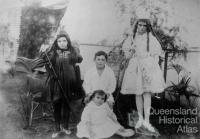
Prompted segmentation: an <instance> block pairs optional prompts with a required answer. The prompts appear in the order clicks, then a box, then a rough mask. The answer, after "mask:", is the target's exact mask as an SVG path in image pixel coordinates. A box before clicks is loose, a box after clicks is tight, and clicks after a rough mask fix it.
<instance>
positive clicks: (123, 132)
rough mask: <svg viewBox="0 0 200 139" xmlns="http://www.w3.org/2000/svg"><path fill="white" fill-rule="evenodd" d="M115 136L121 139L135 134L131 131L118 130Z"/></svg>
mask: <svg viewBox="0 0 200 139" xmlns="http://www.w3.org/2000/svg"><path fill="white" fill-rule="evenodd" d="M116 134H117V135H120V136H122V137H131V136H133V135H134V134H135V132H134V131H133V130H132V129H124V128H122V129H119V130H118V131H117V133H116Z"/></svg>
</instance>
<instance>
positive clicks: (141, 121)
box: [135, 120, 144, 129]
mask: <svg viewBox="0 0 200 139" xmlns="http://www.w3.org/2000/svg"><path fill="white" fill-rule="evenodd" d="M143 122H144V120H138V121H137V123H136V124H135V128H136V129H137V128H140V127H141V126H142V125H143Z"/></svg>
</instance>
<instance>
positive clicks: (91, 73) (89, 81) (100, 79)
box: [83, 66, 116, 101]
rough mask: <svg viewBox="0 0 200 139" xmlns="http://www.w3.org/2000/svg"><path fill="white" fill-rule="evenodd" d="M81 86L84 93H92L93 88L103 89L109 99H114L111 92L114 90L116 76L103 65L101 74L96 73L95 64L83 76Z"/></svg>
mask: <svg viewBox="0 0 200 139" xmlns="http://www.w3.org/2000/svg"><path fill="white" fill-rule="evenodd" d="M83 87H84V89H85V92H86V94H89V93H93V92H94V91H95V90H103V91H104V92H105V93H108V94H110V97H109V99H108V100H109V101H114V100H113V97H112V93H113V92H114V91H115V87H116V78H115V75H114V72H113V70H112V69H111V68H110V67H108V66H105V69H104V71H103V73H102V74H101V75H99V74H98V72H97V69H96V66H95V67H93V68H91V69H90V70H88V71H87V72H86V74H85V77H84V83H83Z"/></svg>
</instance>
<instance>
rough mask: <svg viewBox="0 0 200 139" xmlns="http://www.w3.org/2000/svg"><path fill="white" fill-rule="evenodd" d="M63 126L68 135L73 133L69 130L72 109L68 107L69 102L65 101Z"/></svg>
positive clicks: (63, 105) (63, 104) (63, 103)
mask: <svg viewBox="0 0 200 139" xmlns="http://www.w3.org/2000/svg"><path fill="white" fill-rule="evenodd" d="M62 101H63V102H62V126H63V131H64V132H65V133H66V134H71V131H69V130H68V126H69V118H70V112H71V110H70V107H69V106H68V104H67V102H66V100H65V99H63V100H62Z"/></svg>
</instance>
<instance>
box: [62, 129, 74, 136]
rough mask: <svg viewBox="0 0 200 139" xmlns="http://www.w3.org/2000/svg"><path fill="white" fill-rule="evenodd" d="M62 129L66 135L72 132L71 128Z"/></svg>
mask: <svg viewBox="0 0 200 139" xmlns="http://www.w3.org/2000/svg"><path fill="white" fill-rule="evenodd" d="M62 130H63V132H64V133H65V134H66V135H70V134H71V133H72V132H71V130H67V129H64V128H63V129H62Z"/></svg>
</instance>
